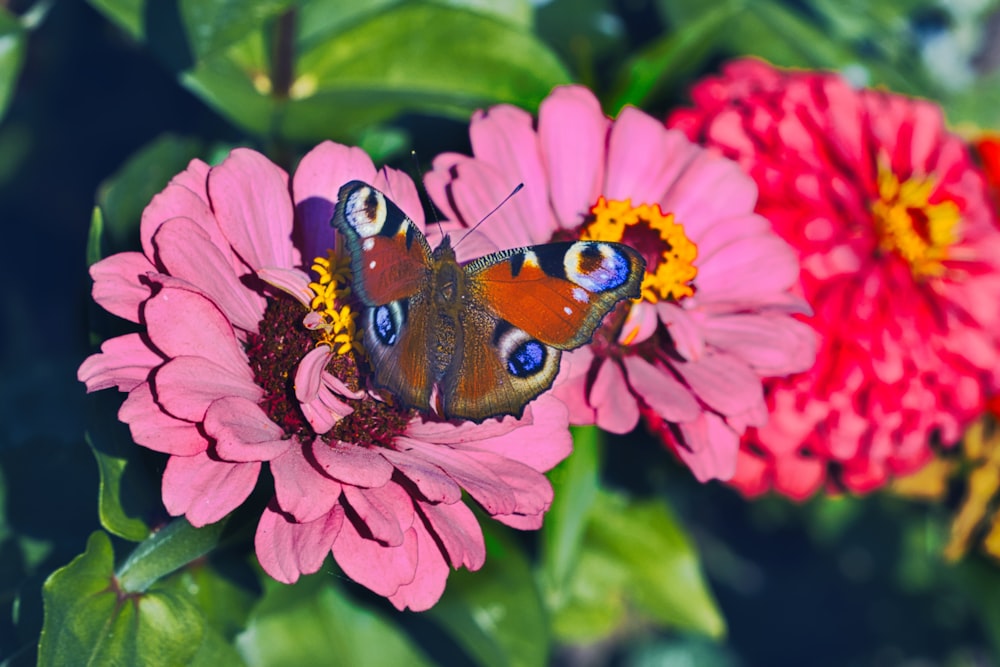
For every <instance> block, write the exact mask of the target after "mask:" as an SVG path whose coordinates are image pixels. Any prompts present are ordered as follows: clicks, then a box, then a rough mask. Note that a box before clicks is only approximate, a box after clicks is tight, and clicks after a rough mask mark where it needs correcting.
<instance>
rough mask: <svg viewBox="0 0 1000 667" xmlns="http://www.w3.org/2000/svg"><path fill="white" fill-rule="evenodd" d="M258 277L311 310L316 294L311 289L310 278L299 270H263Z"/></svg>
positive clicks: (259, 271) (258, 272) (258, 273)
mask: <svg viewBox="0 0 1000 667" xmlns="http://www.w3.org/2000/svg"><path fill="white" fill-rule="evenodd" d="M257 277H258V278H260V279H261V280H263V281H264V282H266V283H267V284H268V285H271V286H272V287H277V288H278V289H280V290H281V291H282V292H284V293H285V294H288V295H289V296H291V297H292V298H293V299H295V300H296V301H298V302H299V303H301V304H302V306H303V307H304V308H309V307H310V306H311V304H312V299H313V297H314V296H316V295H315V293H314V292H313V291H312V290H311V289H310V288H309V282H310V280H309V276H308V275H306V274H305V272H303V271H300V270H298V269H280V268H267V267H265V268H263V269H260V270H258V271H257Z"/></svg>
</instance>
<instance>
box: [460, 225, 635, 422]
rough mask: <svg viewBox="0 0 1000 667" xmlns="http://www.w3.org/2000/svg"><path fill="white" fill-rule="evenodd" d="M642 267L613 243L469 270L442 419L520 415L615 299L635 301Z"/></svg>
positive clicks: (544, 248) (557, 248)
mask: <svg viewBox="0 0 1000 667" xmlns="http://www.w3.org/2000/svg"><path fill="white" fill-rule="evenodd" d="M645 266H646V265H645V261H644V260H643V259H642V256H641V255H639V253H638V252H636V251H635V250H633V249H632V248H630V247H628V246H626V245H622V244H619V243H605V242H598V241H577V242H569V243H549V244H546V245H541V246H533V247H530V248H519V249H516V250H508V251H503V252H499V253H496V254H493V255H488V256H486V257H483V258H481V259H478V260H475V261H473V262H471V263H469V264H466V265H465V267H463V268H464V271H465V273H466V287H467V290H468V297H467V299H466V301H465V303H464V304H463V309H462V314H461V326H460V327H459V330H460V333H461V338H460V340H459V344H458V346H457V349H459V350H461V354H456V355H455V357H454V359H453V361H452V364H451V366H450V367H449V369H448V371H447V373H446V374H445V375H444V377H443V378H442V381H441V400H442V407H443V409H442V412H443V413H444V414H445V415H448V416H450V417H461V418H463V419H472V420H474V421H482V420H483V419H486V418H488V417H493V416H499V415H505V414H512V415H516V416H520V415H521V414H522V413H523V411H524V406H525V405H526V404H527V403H528V402H529V401H531V400H532V399H534V398H536V397H537V396H538V395H539V394H541V393H542V392H544V391H545V390H547V389H548V388H549V387H551V386H552V382H553V381H554V380H555V377H556V374H557V373H558V372H559V358H560V355H561V351H562V350H571V349H573V348H576V347H579V346H581V345H584V344H585V343H587V342H588V341H590V339H591V338H592V337H593V335H594V331H595V330H596V329H597V327H598V326H599V325H600V323H601V320H603V319H604V316H605V315H607V314H608V312H610V311H611V309H612V308H614V306H615V304H616V303H618V302H619V301H621V300H622V299H625V298H629V297H637V296H639V292H640V287H641V285H642V278H643V275H644V273H645Z"/></svg>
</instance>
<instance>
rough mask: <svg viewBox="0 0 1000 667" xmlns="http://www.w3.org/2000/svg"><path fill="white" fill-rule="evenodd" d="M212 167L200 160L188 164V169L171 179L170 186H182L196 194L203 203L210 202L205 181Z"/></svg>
mask: <svg viewBox="0 0 1000 667" xmlns="http://www.w3.org/2000/svg"><path fill="white" fill-rule="evenodd" d="M210 169H211V167H209V166H208V164H207V163H205V162H204V161H202V160H199V159H198V158H194V159H192V160H191V161H190V162H188V166H187V168H186V169H185V170H184V171H182V172H181V173H179V174H177V175H176V176H174V177H173V178H171V179H170V185H180V186H183V187H185V188H187V189H188V190H190V191H191V192H193V193H195V194H196V195H197V196H198V197H199V198H200V199H201V200H202V201H206V202H207V201H208V191H207V190H206V189H205V181H206V179H208V172H209V170H210Z"/></svg>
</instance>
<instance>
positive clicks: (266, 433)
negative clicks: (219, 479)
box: [205, 396, 293, 461]
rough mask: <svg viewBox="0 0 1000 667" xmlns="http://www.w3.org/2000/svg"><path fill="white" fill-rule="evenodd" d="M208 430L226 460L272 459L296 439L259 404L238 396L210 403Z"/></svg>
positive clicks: (207, 421) (207, 412) (207, 414)
mask: <svg viewBox="0 0 1000 667" xmlns="http://www.w3.org/2000/svg"><path fill="white" fill-rule="evenodd" d="M205 433H207V434H208V435H209V436H210V437H212V438H214V439H215V453H216V454H218V456H219V457H220V458H222V459H224V460H226V461H270V460H271V459H273V458H275V457H278V456H281V455H282V454H284V453H285V451H286V450H287V449H288V448H289V446H291V444H292V442H293V441H292V440H291V439H289V438H287V437H286V436H285V432H284V431H283V430H282V429H281V427H280V426H278V425H277V424H275V423H274V422H273V421H271V419H270V418H269V417H268V416H267V414H266V413H265V412H264V411H263V410H261V409H260V408H259V407H258V406H257V404H256V403H254V402H252V401H248V400H247V399H245V398H239V397H237V396H226V397H224V398H220V399H219V400H217V401H215V402H214V403H212V404H211V405H210V406H208V410H207V411H206V412H205Z"/></svg>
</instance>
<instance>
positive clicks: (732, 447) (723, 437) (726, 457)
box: [676, 412, 740, 482]
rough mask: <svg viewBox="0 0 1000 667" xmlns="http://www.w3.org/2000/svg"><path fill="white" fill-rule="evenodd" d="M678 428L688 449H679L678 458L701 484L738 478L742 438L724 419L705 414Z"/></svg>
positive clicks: (682, 446)
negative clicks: (738, 460) (737, 456)
mask: <svg viewBox="0 0 1000 667" xmlns="http://www.w3.org/2000/svg"><path fill="white" fill-rule="evenodd" d="M677 426H678V428H679V429H680V431H681V433H682V434H683V437H684V444H686V445H687V448H686V447H684V445H680V446H678V447H677V448H676V451H677V455H678V456H680V458H681V460H682V461H684V463H686V464H687V466H688V467H689V468H691V472H693V473H694V476H695V477H697V478H698V481H700V482H707V481H708V480H710V479H721V480H727V479H729V478H730V477H732V476H733V474H735V472H736V454H737V452H738V451H739V446H740V438H739V436H738V435H737V434H736V433H735V432H734V431H733V430H732V429H731V428H729V427H728V426H726V423H725V422H724V421H722V419H720V418H719V417H718V416H717V415H713V414H712V413H710V412H706V413H702V414H701V415H699V417H698V418H697V419H696V420H694V421H691V422H685V423H683V424H678V425H677Z"/></svg>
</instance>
